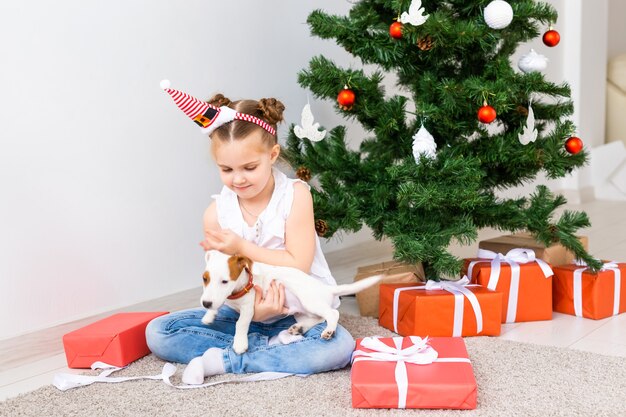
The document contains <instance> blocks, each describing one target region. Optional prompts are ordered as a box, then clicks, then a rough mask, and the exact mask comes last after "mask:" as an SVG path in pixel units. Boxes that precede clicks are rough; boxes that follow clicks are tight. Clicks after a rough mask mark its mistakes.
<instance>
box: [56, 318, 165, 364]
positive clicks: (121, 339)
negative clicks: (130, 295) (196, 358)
mask: <svg viewBox="0 0 626 417" xmlns="http://www.w3.org/2000/svg"><path fill="white" fill-rule="evenodd" d="M164 314H167V312H151V313H119V314H114V315H112V316H109V317H107V318H104V319H102V320H99V321H96V322H94V323H92V324H89V325H87V326H85V327H82V328H80V329H78V330H74V331H73V332H70V333H67V334H66V335H64V336H63V347H64V348H65V356H66V358H67V366H68V367H70V368H90V367H91V364H92V363H94V362H96V361H101V362H104V363H107V364H110V365H115V366H126V365H128V364H129V363H131V362H132V361H134V360H137V359H139V358H141V357H143V356H146V355H148V354H149V353H150V349H148V345H147V344H146V326H147V325H148V323H149V322H150V320H152V319H154V318H155V317H159V316H162V315H164Z"/></svg>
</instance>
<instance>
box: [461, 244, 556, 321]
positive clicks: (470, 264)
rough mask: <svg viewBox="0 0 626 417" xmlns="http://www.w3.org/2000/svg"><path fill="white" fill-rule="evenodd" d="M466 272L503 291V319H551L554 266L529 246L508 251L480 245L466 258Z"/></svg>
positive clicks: (492, 288)
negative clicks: (500, 251) (474, 252)
mask: <svg viewBox="0 0 626 417" xmlns="http://www.w3.org/2000/svg"><path fill="white" fill-rule="evenodd" d="M463 273H464V274H466V275H467V277H468V278H469V279H470V280H471V282H475V283H477V284H480V285H483V286H485V287H487V288H489V289H490V290H495V291H498V292H501V293H502V323H514V322H523V321H537V320H551V319H552V275H554V273H553V272H552V269H551V268H550V265H548V264H547V263H546V262H544V261H543V260H541V259H537V258H536V257H535V252H534V251H533V250H532V249H527V248H515V249H512V250H510V251H509V252H507V254H506V255H502V254H498V253H495V252H492V251H488V250H484V249H479V250H478V258H471V259H466V260H465V266H464V268H463Z"/></svg>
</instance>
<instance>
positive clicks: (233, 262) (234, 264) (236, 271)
mask: <svg viewBox="0 0 626 417" xmlns="http://www.w3.org/2000/svg"><path fill="white" fill-rule="evenodd" d="M245 267H248V269H250V268H252V261H251V260H250V258H248V257H245V256H243V255H233V256H231V257H230V258H228V271H229V272H230V279H232V280H233V281H235V280H236V279H237V278H239V275H241V271H243V269H244V268H245Z"/></svg>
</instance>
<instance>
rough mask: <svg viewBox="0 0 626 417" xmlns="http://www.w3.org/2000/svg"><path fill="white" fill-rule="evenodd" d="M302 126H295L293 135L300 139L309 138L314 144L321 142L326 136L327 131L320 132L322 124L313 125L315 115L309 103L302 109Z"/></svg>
mask: <svg viewBox="0 0 626 417" xmlns="http://www.w3.org/2000/svg"><path fill="white" fill-rule="evenodd" d="M300 123H301V124H302V126H297V125H296V126H295V127H294V128H293V133H295V134H296V136H297V137H299V138H300V139H304V138H307V139H309V140H310V141H313V142H319V141H320V140H322V139H324V137H325V136H326V131H325V130H322V131H320V130H319V127H320V124H319V123H313V113H312V112H311V106H310V105H309V104H308V103H307V104H306V105H305V106H304V108H303V109H302V120H301V121H300Z"/></svg>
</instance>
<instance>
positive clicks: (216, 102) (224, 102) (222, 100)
mask: <svg viewBox="0 0 626 417" xmlns="http://www.w3.org/2000/svg"><path fill="white" fill-rule="evenodd" d="M207 103H209V104H210V105H212V106H215V107H222V106H229V105H230V103H231V101H230V99H229V98H226V97H224V94H221V93H219V94H216V95H214V96H213V97H211V98H210V99H209V101H207Z"/></svg>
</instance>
